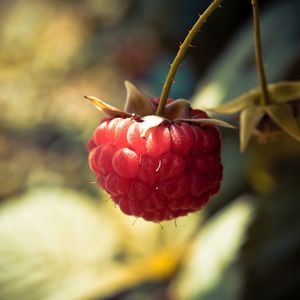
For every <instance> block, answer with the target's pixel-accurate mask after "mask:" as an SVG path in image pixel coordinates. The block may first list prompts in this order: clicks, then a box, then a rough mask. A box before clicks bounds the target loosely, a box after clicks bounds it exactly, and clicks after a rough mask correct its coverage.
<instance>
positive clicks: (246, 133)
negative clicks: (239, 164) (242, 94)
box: [240, 106, 265, 152]
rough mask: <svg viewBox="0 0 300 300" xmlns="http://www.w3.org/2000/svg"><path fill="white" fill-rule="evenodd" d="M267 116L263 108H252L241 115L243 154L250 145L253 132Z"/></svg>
mask: <svg viewBox="0 0 300 300" xmlns="http://www.w3.org/2000/svg"><path fill="white" fill-rule="evenodd" d="M264 114H265V111H264V107H263V106H250V107H248V108H246V109H244V110H243V111H242V112H241V115H240V150H241V152H243V151H244V150H245V149H246V148H247V145H248V143H249V140H250V137H251V135H252V133H253V130H254V129H255V127H256V126H257V125H258V123H259V121H260V120H261V119H262V117H263V115H264Z"/></svg>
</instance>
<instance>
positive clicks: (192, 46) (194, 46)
mask: <svg viewBox="0 0 300 300" xmlns="http://www.w3.org/2000/svg"><path fill="white" fill-rule="evenodd" d="M189 47H190V48H197V46H196V45H192V44H189Z"/></svg>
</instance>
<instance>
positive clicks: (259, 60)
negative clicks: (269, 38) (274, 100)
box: [251, 0, 270, 105]
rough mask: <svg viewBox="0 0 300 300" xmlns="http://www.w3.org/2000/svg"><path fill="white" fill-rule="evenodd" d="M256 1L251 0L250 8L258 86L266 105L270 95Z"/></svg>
mask: <svg viewBox="0 0 300 300" xmlns="http://www.w3.org/2000/svg"><path fill="white" fill-rule="evenodd" d="M257 2H258V1H257V0H251V3H252V10H253V26H254V43H255V58H256V66H257V72H258V75H259V80H260V87H261V92H262V98H261V104H262V105H267V104H269V103H270V96H269V92H268V86H267V79H266V74H265V69H264V63H263V56H262V46H261V36H260V24H259V11H258V3H257Z"/></svg>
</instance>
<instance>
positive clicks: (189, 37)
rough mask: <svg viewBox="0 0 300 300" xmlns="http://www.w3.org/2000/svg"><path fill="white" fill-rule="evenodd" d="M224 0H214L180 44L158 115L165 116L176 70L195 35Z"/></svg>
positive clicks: (164, 89)
mask: <svg viewBox="0 0 300 300" xmlns="http://www.w3.org/2000/svg"><path fill="white" fill-rule="evenodd" d="M222 1H223V0H214V1H213V2H212V3H211V4H210V5H209V6H208V8H207V9H206V10H205V12H204V13H203V14H202V15H200V16H199V18H198V20H197V22H196V23H195V24H194V26H193V27H192V29H191V30H190V31H189V33H188V35H187V36H186V38H185V40H184V41H183V43H182V44H181V45H180V47H179V50H178V52H177V54H176V57H175V59H174V61H173V63H172V64H171V66H170V70H169V73H168V75H167V77H166V80H165V83H164V86H163V90H162V93H161V96H160V100H159V104H158V108H157V111H156V115H158V116H163V114H164V109H165V106H166V102H167V99H168V96H169V92H170V89H171V86H172V83H173V81H174V77H175V74H176V71H177V69H178V67H179V65H180V63H181V61H182V59H183V57H184V55H185V53H186V51H187V50H188V48H189V47H190V45H191V42H192V40H193V39H194V37H195V35H196V34H197V33H198V31H199V30H200V28H201V27H202V26H203V24H204V23H205V22H206V20H207V18H208V17H209V16H210V15H211V14H212V13H213V12H214V11H215V10H216V9H217V8H218V7H219V5H220V4H221V3H222Z"/></svg>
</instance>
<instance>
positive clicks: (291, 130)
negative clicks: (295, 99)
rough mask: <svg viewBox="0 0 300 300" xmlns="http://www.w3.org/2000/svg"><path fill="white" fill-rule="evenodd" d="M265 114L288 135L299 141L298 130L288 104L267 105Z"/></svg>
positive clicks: (299, 133) (299, 131) (299, 134)
mask: <svg viewBox="0 0 300 300" xmlns="http://www.w3.org/2000/svg"><path fill="white" fill-rule="evenodd" d="M266 112H267V114H268V115H269V116H270V117H271V118H272V119H273V121H274V122H275V123H276V124H277V125H278V126H280V127H281V128H282V129H283V130H284V131H285V132H286V133H287V134H288V135H290V136H291V137H293V138H294V139H296V140H297V141H300V129H299V126H298V124H297V119H296V117H295V116H294V114H293V110H292V108H291V106H290V105H289V104H280V105H268V106H266Z"/></svg>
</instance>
